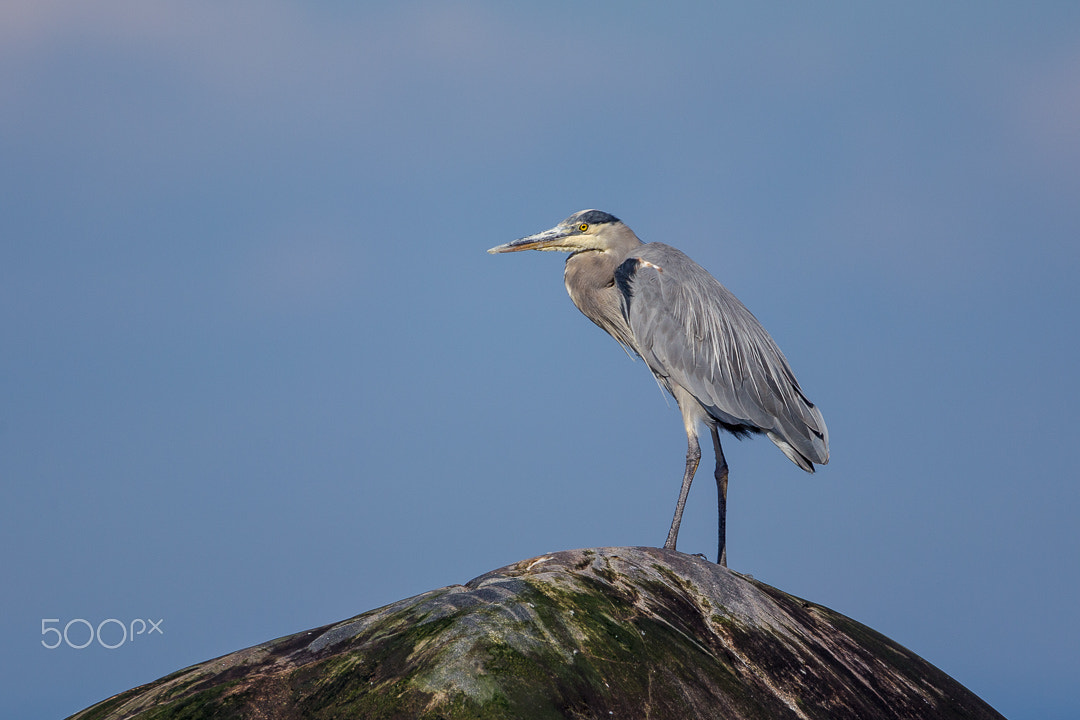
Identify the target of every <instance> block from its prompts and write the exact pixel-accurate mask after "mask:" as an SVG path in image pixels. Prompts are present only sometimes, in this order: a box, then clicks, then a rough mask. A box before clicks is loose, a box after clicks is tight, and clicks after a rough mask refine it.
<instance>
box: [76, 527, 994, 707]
mask: <svg viewBox="0 0 1080 720" xmlns="http://www.w3.org/2000/svg"><path fill="white" fill-rule="evenodd" d="M73 717H74V718H79V719H80V720H91V719H93V720H106V719H117V720H118V719H120V718H139V719H140V720H150V719H154V720H159V719H160V720H164V719H166V718H168V719H169V720H177V719H180V718H184V719H185V720H187V719H190V720H195V719H197V718H282V719H284V718H305V719H319V718H327V719H329V718H372V719H376V718H378V719H383V718H386V719H391V718H402V719H404V718H409V719H412V718H430V719H431V720H436V719H445V720H451V719H455V718H515V719H520V720H527V719H531V718H603V719H608V718H733V719H736V718H770V719H771V718H829V719H830V720H838V719H841V718H871V717H872V718H928V719H929V718H1000V717H1001V716H1000V715H999V714H998V713H996V712H995V711H994V710H993V709H992V708H991V707H990V706H989V705H987V704H986V703H984V702H983V701H982V700H980V699H979V698H978V697H976V696H975V695H974V694H972V693H971V692H970V691H968V690H967V689H966V688H964V687H963V686H961V685H960V684H959V683H957V682H956V681H955V680H953V679H952V678H950V677H949V676H947V675H946V674H945V673H943V672H941V671H940V670H938V669H937V668H936V667H934V666H933V665H931V664H930V663H928V662H926V661H925V660H923V659H922V658H920V657H918V656H917V655H915V654H914V653H912V652H910V651H909V650H907V649H905V648H903V647H901V646H900V645H897V644H896V643H894V642H892V641H891V640H889V639H888V638H886V637H884V636H882V635H880V634H878V633H876V632H874V631H873V630H871V629H869V628H867V627H865V626H863V625H860V624H859V623H857V622H855V621H854V620H851V619H849V618H847V617H844V616H843V615H840V614H839V613H836V612H833V611H832V610H829V609H828V608H824V607H822V606H820V605H815V604H813V603H810V602H807V601H805V600H800V599H799V598H796V597H793V596H791V595H788V594H786V593H784V592H781V591H780V590H777V589H776V588H773V587H770V586H768V585H765V584H764V583H760V582H757V581H755V580H753V579H752V578H750V577H747V576H744V575H740V574H738V573H735V572H732V571H730V570H728V569H727V568H723V567H720V566H718V565H714V564H712V563H710V562H707V561H705V560H703V559H700V558H698V557H694V556H690V555H685V554H683V553H679V552H674V551H667V550H659V549H654V548H599V549H593V550H573V551H565V552H559V553H553V554H551V555H545V556H542V557H538V558H532V559H530V560H524V561H522V562H519V563H516V564H514V565H510V566H508V567H505V568H501V569H499V570H495V571H493V572H490V573H487V574H486V575H482V576H480V577H478V578H476V579H475V580H472V581H470V582H469V583H467V584H465V585H454V586H451V587H446V588H442V589H440V590H433V591H431V592H428V593H424V594H423V595H417V596H416V597H412V598H408V599H406V600H401V601H399V602H396V603H394V604H392V605H388V606H386V607H383V608H379V609H378V610H372V611H371V612H367V613H364V614H363V615H359V616H357V617H354V618H351V619H349V620H345V621H342V622H339V623H335V624H333V625H327V626H325V627H321V628H317V629H315V630H309V631H307V632H302V633H298V634H296V635H291V636H289V637H285V638H281V639H278V640H274V641H272V642H268V643H265V644H263V645H259V646H256V647H253V648H248V649H246V650H241V651H239V652H235V653H232V654H230V655H225V656H223V657H220V658H217V659H216V660H210V661H208V662H205V663H201V664H199V665H193V666H192V667H189V668H186V669H184V670H181V671H179V672H176V673H173V674H172V675H169V676H167V677H164V678H162V679H160V680H158V681H156V682H153V683H150V684H148V685H144V686H142V687H138V688H135V689H133V690H129V691H128V692H126V693H122V694H120V695H117V696H115V697H113V698H110V699H108V700H106V701H104V702H102V703H99V704H98V705H95V706H93V707H91V708H88V709H87V710H84V711H83V712H81V713H78V714H77V715H74V716H73Z"/></svg>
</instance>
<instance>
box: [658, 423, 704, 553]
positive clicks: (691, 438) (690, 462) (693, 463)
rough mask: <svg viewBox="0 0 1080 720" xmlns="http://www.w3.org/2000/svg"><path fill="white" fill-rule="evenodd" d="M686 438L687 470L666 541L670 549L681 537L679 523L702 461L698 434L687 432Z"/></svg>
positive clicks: (672, 548) (666, 546)
mask: <svg viewBox="0 0 1080 720" xmlns="http://www.w3.org/2000/svg"><path fill="white" fill-rule="evenodd" d="M686 439H687V447H686V472H685V473H683V479H682V489H681V490H679V502H678V503H677V504H676V505H675V517H674V518H672V520H671V529H670V530H668V534H667V542H665V543H664V547H665V548H666V549H668V550H674V549H675V542H676V541H677V540H678V539H679V525H681V524H682V514H683V508H685V507H686V496H687V495H689V494H690V483H691V482H693V481H694V473H695V472H697V466H698V463H699V462H701V447H700V446H699V445H698V439H697V436H696V435H693V434H687V436H686Z"/></svg>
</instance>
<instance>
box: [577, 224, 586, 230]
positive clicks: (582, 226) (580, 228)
mask: <svg viewBox="0 0 1080 720" xmlns="http://www.w3.org/2000/svg"><path fill="white" fill-rule="evenodd" d="M577 229H578V230H580V231H581V232H585V231H586V230H588V229H589V223H581V224H580V225H578V226H577Z"/></svg>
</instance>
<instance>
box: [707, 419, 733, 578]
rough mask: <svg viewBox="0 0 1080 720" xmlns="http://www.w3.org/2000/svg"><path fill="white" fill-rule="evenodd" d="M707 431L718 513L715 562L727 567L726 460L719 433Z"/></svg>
mask: <svg viewBox="0 0 1080 720" xmlns="http://www.w3.org/2000/svg"><path fill="white" fill-rule="evenodd" d="M709 429H710V430H712V444H713V450H715V451H716V472H714V473H713V475H714V477H716V502H717V508H718V510H719V512H720V525H719V527H718V531H717V532H718V540H717V551H716V562H717V563H718V564H720V565H723V566H724V567H727V479H728V468H727V460H726V459H725V458H724V449H723V448H722V447H720V433H719V432H718V431H717V429H716V427H715V426H714V427H711V428H709Z"/></svg>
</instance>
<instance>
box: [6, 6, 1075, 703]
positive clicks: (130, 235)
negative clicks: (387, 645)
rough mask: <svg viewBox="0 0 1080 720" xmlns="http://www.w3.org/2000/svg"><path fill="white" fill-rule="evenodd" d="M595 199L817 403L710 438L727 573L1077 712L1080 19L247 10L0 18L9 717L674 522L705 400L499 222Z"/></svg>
mask: <svg viewBox="0 0 1080 720" xmlns="http://www.w3.org/2000/svg"><path fill="white" fill-rule="evenodd" d="M588 207H596V208H600V209H603V210H607V211H609V212H611V213H614V214H615V215H617V216H619V217H621V218H622V219H623V220H625V221H626V222H627V223H628V224H629V225H630V226H631V227H632V228H634V230H635V231H636V232H637V233H638V235H639V236H640V237H642V239H644V240H646V241H651V240H658V241H664V242H667V243H669V244H672V245H676V246H678V247H679V248H681V249H683V250H684V251H685V252H687V253H688V254H689V255H690V256H691V257H693V258H695V259H696V260H697V261H698V262H699V263H701V264H702V265H703V266H705V267H706V268H707V269H709V270H710V271H711V272H713V274H714V275H716V276H717V277H718V278H719V279H720V280H721V282H723V283H725V284H726V285H727V286H728V287H729V288H730V289H732V290H733V291H734V292H735V293H736V294H737V295H738V296H739V297H740V298H741V299H742V300H743V302H744V303H746V304H747V305H748V306H749V307H750V309H751V310H752V311H753V312H754V313H755V314H756V315H757V317H758V318H759V319H760V320H761V321H762V323H763V324H764V325H765V327H766V328H768V329H769V331H770V332H771V334H772V335H773V337H774V338H775V339H776V340H777V342H778V343H779V345H780V346H781V347H782V348H783V350H784V352H785V354H786V355H787V356H788V359H789V360H790V362H791V364H792V366H793V368H794V369H795V372H796V374H797V375H798V377H799V379H800V381H801V383H802V385H803V387H804V389H805V390H806V392H807V394H808V395H809V396H810V398H811V399H813V400H814V401H815V402H816V403H817V404H818V405H819V406H820V407H821V408H822V410H823V412H824V415H825V418H826V421H827V422H828V424H829V429H830V433H831V445H832V448H831V449H832V461H831V463H830V464H829V465H828V466H827V467H826V468H824V469H822V470H821V471H820V472H818V473H817V474H815V475H813V476H809V475H806V474H804V473H802V472H800V471H799V470H798V469H797V468H796V467H795V466H794V465H792V464H791V463H790V462H789V461H788V460H787V459H786V458H784V456H783V455H782V454H781V453H780V452H778V451H777V449H776V448H775V447H773V446H772V444H771V443H769V442H768V441H766V440H764V439H756V440H751V441H745V442H741V443H740V442H737V441H735V440H732V439H729V440H728V441H727V442H726V443H725V449H726V454H727V457H728V460H729V463H730V465H731V473H732V474H731V490H730V497H729V521H728V523H729V524H728V538H729V561H730V564H731V566H732V568H733V569H736V570H739V571H742V572H746V573H750V574H753V575H754V576H755V577H757V578H759V579H761V580H763V581H765V582H768V583H770V584H772V585H775V586H776V587H779V588H781V589H783V590H786V591H788V592H791V593H793V594H796V595H800V596H802V597H805V598H808V599H810V600H813V601H815V602H819V603H822V604H825V605H828V606H830V607H832V608H834V609H836V610H838V611H840V612H843V613H845V614H847V615H849V616H851V617H853V618H855V619H856V620H859V621H861V622H863V623H866V624H868V625H870V626H871V627H873V628H875V629H877V630H879V631H881V632H883V633H885V634H886V635H888V636H890V637H892V638H893V639H895V640H897V641H898V642H900V643H902V644H904V645H906V646H907V647H909V648H911V649H912V650H913V651H915V652H917V653H919V654H920V655H922V656H923V657H925V658H927V659H928V660H930V661H931V662H933V663H934V664H936V665H938V666H939V667H941V668H942V669H943V670H945V671H946V672H948V673H949V674H951V675H952V676H953V677H955V678H956V679H957V680H959V681H960V682H962V683H964V684H965V685H967V686H968V687H969V688H971V689H972V690H973V691H975V692H976V693H978V694H980V695H981V696H982V697H984V698H985V699H986V700H987V701H989V702H990V703H991V704H992V705H994V706H995V707H996V708H997V709H998V710H999V711H1001V712H1002V713H1004V714H1005V715H1006V716H1008V717H1010V718H1013V719H1014V720H1015V719H1017V718H1067V717H1068V718H1073V717H1076V716H1077V715H1080V704H1078V703H1080V701H1078V700H1077V697H1076V693H1075V691H1074V684H1075V676H1076V673H1077V671H1078V670H1080V665H1078V661H1077V658H1076V653H1075V648H1076V646H1077V645H1078V644H1080V623H1078V621H1077V617H1076V597H1077V596H1078V595H1080V566H1078V562H1077V554H1078V553H1077V549H1078V548H1080V530H1078V529H1077V528H1078V523H1077V522H1076V518H1077V516H1078V511H1080V490H1078V487H1077V483H1076V482H1075V480H1076V470H1075V461H1074V458H1075V449H1074V445H1075V442H1076V441H1075V435H1076V431H1077V429H1078V420H1077V415H1076V411H1075V408H1076V407H1077V403H1078V402H1080V392H1078V391H1080V383H1078V380H1077V373H1076V367H1077V364H1078V362H1080V352H1078V350H1080V343H1078V331H1077V328H1078V325H1077V308H1078V307H1080V290H1078V283H1077V280H1076V278H1077V271H1078V269H1080V250H1078V247H1077V239H1078V238H1080V6H1076V5H1075V4H1072V3H1040V4H1038V5H1035V6H1033V5H1018V4H1006V3H978V4H970V3H967V4H955V5H950V6H948V7H944V8H943V7H942V6H940V5H939V4H936V3H904V4H903V5H902V6H897V7H893V8H883V7H880V6H873V7H871V6H867V5H865V4H861V3H838V4H835V5H832V6H830V7H828V8H824V9H823V8H821V7H814V8H813V9H810V8H809V7H802V6H800V7H797V8H796V7H791V6H780V5H763V4H755V5H754V7H753V8H748V7H743V6H742V5H727V6H713V5H712V4H710V5H708V6H705V5H704V4H694V5H690V4H688V5H685V6H671V5H665V6H661V5H658V4H656V3H613V2H594V3H587V4H578V3H565V2H564V3H544V4H539V5H534V6H528V7H526V6H524V5H517V4H515V5H507V4H502V3H479V2H472V3H417V2H395V3H386V4H382V5H380V4H371V3H369V4H365V5H364V6H363V7H354V6H353V5H351V4H346V3H321V4H320V3H303V4H301V3H286V2H260V3H254V2H248V1H246V0H242V1H241V2H233V3H228V4H220V3H209V2H183V3H181V2H172V1H164V2H159V3H153V4H146V3H131V2H117V1H115V0H105V1H104V2H99V3H94V4H93V5H92V6H91V5H90V4H87V3H79V2H74V1H73V0H46V1H43V2H34V3H28V2H24V3H8V4H7V5H5V6H4V7H3V9H0V337H2V342H0V482H2V487H3V491H4V494H5V496H6V499H5V502H3V503H2V504H0V537H2V538H3V544H2V548H3V549H2V553H3V555H2V559H3V565H2V570H3V575H4V583H3V586H4V588H5V590H4V592H3V595H2V597H3V605H2V607H0V610H2V612H0V657H2V663H3V668H4V669H3V674H4V677H5V678H6V683H5V684H7V683H10V684H9V685H7V687H5V691H4V693H3V699H2V700H0V703H2V707H0V714H3V715H4V716H10V717H62V716H65V715H67V714H70V713H72V712H75V711H77V710H79V709H81V708H83V707H84V706H87V705H89V704H91V703H93V702H96V701H98V700H101V699H104V698H105V697H107V696H109V695H112V694H114V693H116V692H119V691H122V690H125V689H128V688H129V687H132V686H135V685H138V684H141V683H144V682H148V681H150V680H153V679H155V678H157V677H160V676H162V675H165V674H167V673H169V672H172V671H173V670H176V669H179V668H181V667H184V666H186V665H190V664H192V663H196V662H199V661H202V660H205V659H209V658H211V657H214V656H217V655H221V654H224V653H226V652H230V651H232V650H236V649H240V648H242V647H246V646H250V645H253V644H257V643H259V642H262V641H265V640H268V639H270V638H274V637H278V636H281V635H285V634H289V633H293V632H297V631H300V630H305V629H308V628H311V627H315V626H318V625H321V624H325V623H328V622H332V621H335V620H339V619H342V618H345V617H349V616H351V615H354V614H357V613H360V612H363V611H366V610H369V609H372V608H375V607H378V606H380V605H383V604H386V603H388V602H392V601H394V600H397V599H399V598H402V597H406V596H409V595H413V594H416V593H419V592H423V591H426V590H429V589H432V588H436V587H441V586H444V585H448V584H453V583H461V582H465V581H467V580H469V579H470V578H472V577H474V576H476V575H479V574H481V573H483V572H486V571H487V570H490V569H493V568H495V567H498V566H501V565H504V564H507V563H511V562H515V561H517V560H520V559H523V558H527V557H531V556H535V555H538V554H541V553H544V552H547V551H551V550H559V549H567V548H575V547H589V546H604V545H659V544H662V542H663V540H664V537H665V534H666V532H667V527H668V523H669V522H670V515H671V511H672V509H673V507H674V502H675V498H676V495H677V491H678V484H679V479H680V477H681V472H682V463H683V453H684V452H685V436H684V434H683V431H682V427H681V422H680V419H679V415H678V411H677V409H676V408H675V405H674V402H672V401H670V400H667V399H665V398H664V397H663V396H662V395H661V393H660V392H659V390H658V389H657V387H656V384H655V383H654V382H653V381H652V379H651V378H650V376H649V374H648V371H647V369H646V368H645V366H644V364H643V363H641V362H640V361H638V362H631V361H630V360H628V359H627V358H626V356H625V355H624V354H623V353H622V352H621V350H620V349H619V348H618V346H617V345H616V344H615V343H614V342H613V341H612V340H611V339H610V338H608V337H607V336H606V335H604V334H603V333H602V332H600V331H599V330H598V329H597V328H595V327H594V326H593V325H592V324H591V323H589V322H588V321H587V320H586V319H585V318H583V317H582V316H580V314H579V313H578V312H577V310H576V309H575V308H574V307H573V306H572V304H571V303H570V300H569V299H568V298H567V297H566V294H565V291H564V290H563V286H562V256H560V255H556V254H551V253H544V254H539V253H523V254H519V255H509V256H498V257H492V256H489V255H488V254H486V253H485V252H484V251H485V250H486V249H487V248H489V247H491V246H493V245H496V244H499V243H502V242H506V241H508V240H512V239H514V238H517V237H520V236H523V235H527V234H530V233H533V232H536V231H539V230H542V229H545V228H547V227H550V226H551V225H554V224H555V223H556V222H557V221H559V220H561V219H562V218H563V217H565V216H567V215H569V214H570V213H571V212H573V211H576V210H579V209H582V208H588ZM704 462H705V466H706V467H709V466H710V464H711V462H712V459H711V454H710V453H708V452H706V456H705V460H704ZM714 508H715V489H714V487H713V484H712V482H711V479H710V478H709V474H708V473H707V472H706V473H704V474H703V477H702V478H699V482H698V483H697V484H696V485H695V486H694V489H693V491H692V492H691V495H690V502H689V505H688V508H687V515H686V517H685V519H684V523H683V530H682V534H681V536H680V549H682V550H685V551H688V552H706V553H708V554H710V555H711V554H712V553H713V552H714V547H715V539H714V533H715V529H714V523H715V518H714V512H715V510H714ZM107 619H115V620H118V621H120V622H123V623H124V624H125V625H127V626H128V627H132V626H131V623H132V621H134V620H136V619H143V620H146V619H150V620H153V621H155V622H157V621H161V624H160V628H161V631H162V632H159V633H151V634H148V633H143V634H140V635H137V636H135V637H134V639H131V638H127V639H125V638H124V637H121V636H120V635H119V630H118V627H119V623H109V624H106V625H105V626H104V628H103V638H105V641H106V643H107V644H117V643H118V642H120V641H121V640H124V642H122V643H121V644H120V645H119V646H118V647H116V648H115V649H111V650H110V649H106V648H104V647H102V646H101V645H99V644H98V643H96V642H94V643H91V644H90V645H89V646H88V647H86V648H83V649H75V648H72V647H70V646H69V645H67V644H64V643H61V646H60V647H58V648H56V649H52V650H50V649H46V648H45V647H43V646H42V641H43V639H44V640H45V641H46V642H48V643H50V644H51V643H52V642H53V641H54V639H55V637H56V636H55V634H45V635H43V634H42V630H43V625H42V621H43V620H48V621H55V622H49V623H46V625H45V626H46V627H58V628H60V629H63V627H64V626H65V625H67V624H68V623H69V622H72V621H76V620H85V621H86V623H90V624H93V625H94V626H97V625H98V624H99V623H101V622H103V621H105V620H107ZM136 627H137V624H136ZM106 635H108V637H107V638H106V637H105V636H106ZM86 638H87V630H86V626H85V624H83V623H80V622H75V623H74V624H73V625H71V627H70V632H69V639H70V640H71V644H74V645H79V644H82V643H83V642H84V641H85V640H86Z"/></svg>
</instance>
